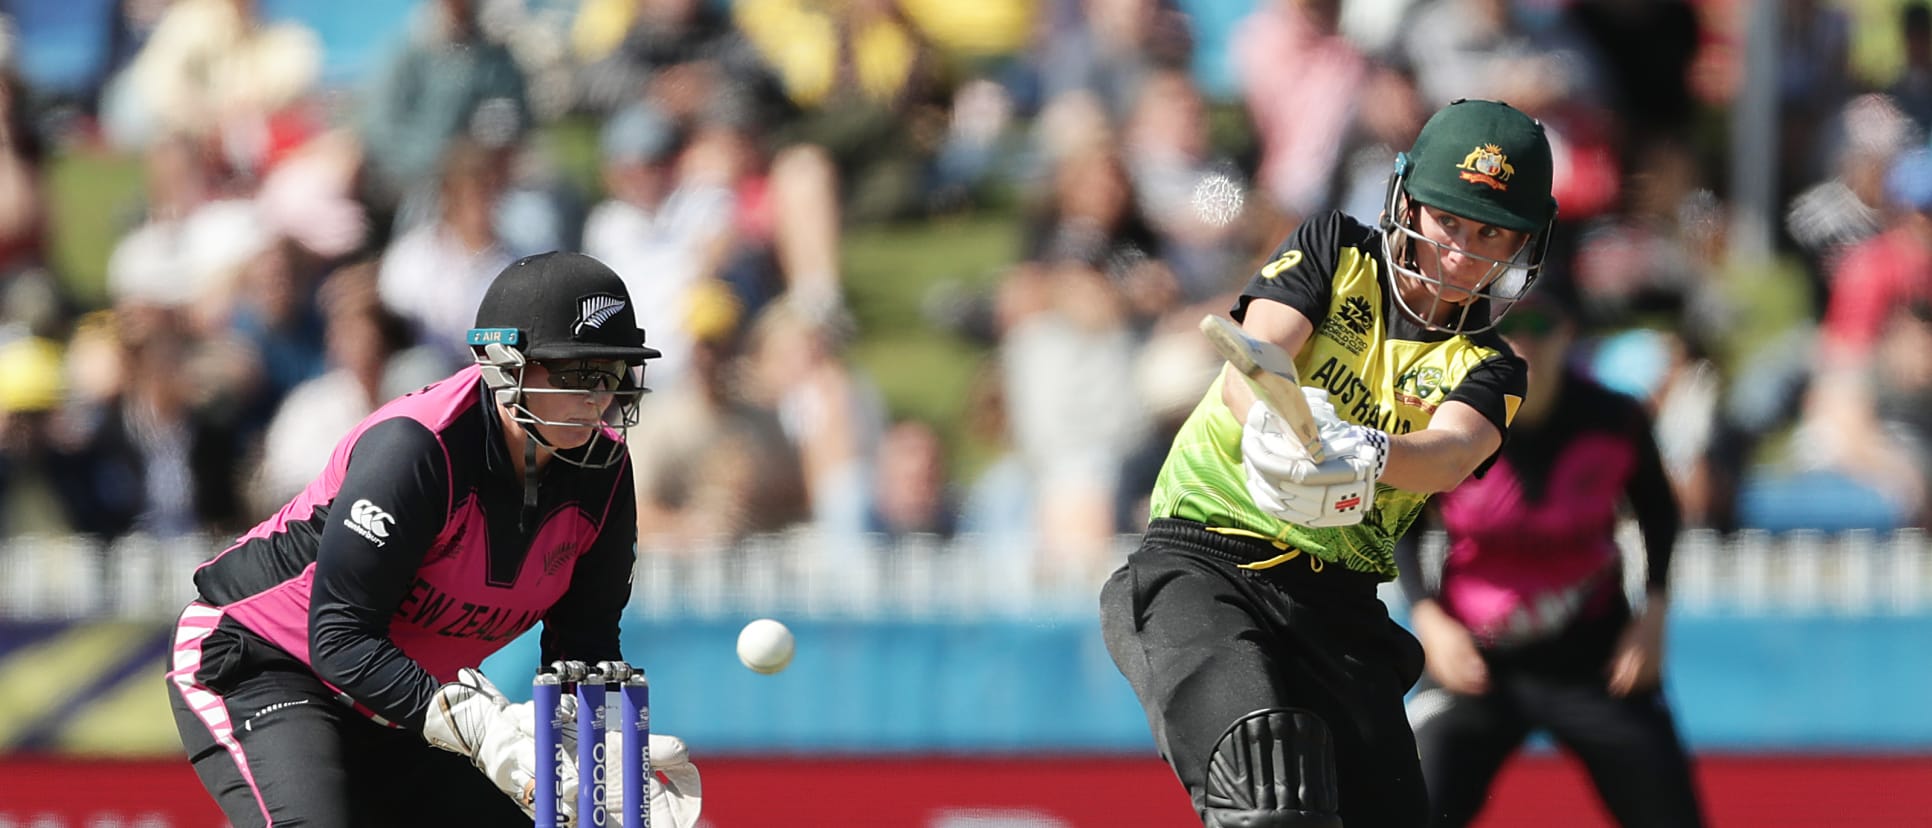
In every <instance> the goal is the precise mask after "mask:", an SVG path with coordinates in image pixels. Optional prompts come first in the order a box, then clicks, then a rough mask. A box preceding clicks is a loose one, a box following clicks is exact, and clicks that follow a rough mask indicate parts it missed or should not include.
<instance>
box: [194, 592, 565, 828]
mask: <svg viewBox="0 0 1932 828" xmlns="http://www.w3.org/2000/svg"><path fill="white" fill-rule="evenodd" d="M200 650H201V663H200V668H199V669H197V670H195V671H193V673H192V674H186V673H184V674H182V675H180V676H176V675H172V674H171V675H170V676H169V680H168V682H167V683H168V695H169V699H170V700H171V701H172V702H173V706H174V719H175V726H176V728H177V729H178V730H179V731H180V733H181V744H182V746H183V747H185V748H187V751H188V758H189V760H190V761H191V762H193V763H194V768H195V774H196V775H197V776H199V777H200V778H201V784H202V786H203V787H206V788H207V789H208V793H209V794H211V795H213V796H214V798H215V802H216V803H217V804H218V805H220V807H221V810H222V813H223V814H226V815H227V817H228V819H229V821H230V822H232V823H233V824H234V825H235V826H236V828H248V826H263V825H271V824H272V825H278V826H280V825H302V826H321V827H322V828H352V827H353V828H363V827H364V826H399V828H400V826H411V827H412V828H415V827H417V826H425V825H463V826H504V828H509V826H517V827H518V828H529V826H530V818H529V817H527V816H525V815H524V814H523V811H522V810H521V809H519V808H518V807H517V806H516V803H514V802H512V801H511V799H510V798H509V796H507V795H505V794H504V793H502V792H501V791H498V790H497V789H496V786H495V785H494V784H492V783H491V782H490V780H489V779H488V778H486V777H484V775H483V774H482V773H481V772H480V771H478V770H476V769H475V768H474V767H471V766H470V763H469V760H467V759H465V758H463V757H462V756H459V755H457V754H454V753H450V752H448V751H444V750H440V749H437V748H434V747H431V746H430V745H429V744H428V743H427V742H424V741H423V737H422V736H421V734H418V733H416V732H415V731H412V730H397V729H394V728H389V727H384V726H382V725H379V724H377V723H375V722H374V721H372V720H370V719H369V718H367V717H365V716H363V715H362V714H360V713H357V712H355V711H354V710H351V709H350V708H349V707H348V706H346V705H344V704H343V703H341V702H339V701H337V700H336V699H335V696H334V693H332V692H330V691H329V689H328V688H327V687H326V686H325V685H323V684H322V683H321V682H320V681H319V680H317V679H316V677H315V675H314V674H313V673H311V672H310V671H309V669H308V667H307V666H305V665H303V664H302V663H301V662H300V661H297V660H296V659H294V658H293V657H291V656H289V655H288V654H287V653H285V652H282V651H281V650H279V649H277V648H275V647H273V646H272V645H269V644H267V643H266V642H264V641H262V640H261V639H259V638H255V637H253V636H252V635H249V634H248V633H246V632H243V631H239V630H236V629H232V628H231V627H230V626H229V625H228V624H226V623H224V624H223V625H222V626H220V627H217V628H216V629H215V630H214V631H213V632H212V633H209V634H208V635H207V636H206V637H205V638H203V639H202V640H201V647H200ZM178 659H179V654H178V653H177V663H179V661H178ZM191 699H192V702H191V701H190V700H191Z"/></svg>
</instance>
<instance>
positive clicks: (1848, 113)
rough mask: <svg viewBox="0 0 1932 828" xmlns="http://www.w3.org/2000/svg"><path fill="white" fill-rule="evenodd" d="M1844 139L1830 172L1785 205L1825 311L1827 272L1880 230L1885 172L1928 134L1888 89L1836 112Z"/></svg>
mask: <svg viewBox="0 0 1932 828" xmlns="http://www.w3.org/2000/svg"><path fill="white" fill-rule="evenodd" d="M1838 117H1839V118H1840V119H1841V120H1842V122H1843V126H1842V127H1841V128H1840V131H1841V132H1842V133H1844V135H1845V139H1846V140H1845V141H1844V142H1842V143H1840V144H1839V145H1838V146H1837V147H1836V148H1834V150H1833V154H1834V157H1835V161H1834V163H1833V165H1832V168H1833V170H1834V172H1833V174H1832V176H1831V177H1829V178H1826V179H1824V180H1823V181H1819V182H1817V183H1815V184H1813V185H1811V186H1810V187H1808V188H1806V189H1805V190H1804V191H1803V192H1801V193H1799V194H1798V195H1797V197H1795V198H1793V199H1792V200H1791V202H1790V204H1789V206H1788V207H1787V208H1786V211H1785V216H1784V226H1785V231H1786V232H1787V233H1789V234H1790V236H1791V239H1792V241H1793V242H1795V243H1796V244H1797V246H1798V250H1799V252H1800V253H1802V254H1803V255H1804V256H1805V257H1806V258H1807V259H1808V262H1807V264H1808V268H1807V270H1808V272H1809V273H1811V274H1813V275H1814V277H1815V278H1813V279H1812V280H1811V281H1812V298H1813V300H1814V301H1813V303H1812V304H1813V307H1814V308H1816V309H1818V310H1819V311H1822V310H1823V308H1824V306H1825V298H1826V293H1827V291H1828V290H1829V289H1830V287H1829V283H1828V281H1827V279H1826V278H1825V277H1824V275H1823V274H1829V273H1831V272H1833V269H1834V268H1836V266H1837V264H1838V258H1839V256H1841V255H1843V254H1844V252H1845V251H1846V250H1847V249H1849V248H1851V247H1852V246H1853V245H1856V244H1858V243H1860V242H1863V241H1864V240H1866V239H1868V238H1871V237H1872V236H1874V235H1876V234H1877V233H1878V231H1879V230H1880V222H1881V221H1882V219H1883V215H1882V213H1881V210H1883V209H1884V208H1885V204H1886V196H1885V174H1886V171H1887V170H1889V169H1890V168H1891V165H1892V161H1893V159H1894V158H1895V157H1896V156H1897V155H1898V153H1899V151H1900V150H1903V149H1905V148H1906V147H1908V146H1910V145H1912V144H1915V143H1919V142H1921V141H1923V140H1924V135H1925V133H1924V131H1923V129H1921V128H1917V127H1915V126H1914V124H1913V123H1912V120H1911V119H1910V118H1908V117H1907V116H1906V114H1905V113H1904V112H1903V111H1901V110H1900V109H1899V108H1898V106H1897V101H1895V100H1894V99H1892V98H1889V97H1887V96H1885V95H1876V94H1872V95H1860V96H1858V97H1856V98H1853V99H1852V100H1851V102H1850V103H1847V104H1846V105H1845V109H1844V111H1842V112H1841V113H1839V116H1838Z"/></svg>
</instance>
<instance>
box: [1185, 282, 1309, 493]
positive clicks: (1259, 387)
mask: <svg viewBox="0 0 1932 828" xmlns="http://www.w3.org/2000/svg"><path fill="white" fill-rule="evenodd" d="M1201 333H1203V334H1205V335H1206V336H1207V338H1208V341H1209V342H1212V343H1214V350H1216V351H1219V352H1220V354H1221V358H1222V359H1225V360H1227V361H1228V364H1229V365H1232V366H1234V370H1235V372H1236V373H1239V374H1240V375H1241V378H1242V379H1244V380H1247V381H1248V388H1250V389H1252V390H1253V391H1254V396H1255V399H1258V400H1260V401H1261V402H1262V403H1263V404H1264V405H1266V406H1268V410H1269V411H1272V412H1274V414H1275V416H1277V417H1280V418H1281V419H1282V421H1283V422H1286V423H1287V424H1288V430H1289V432H1290V433H1291V434H1293V435H1294V438H1295V440H1296V441H1298V442H1300V443H1301V447H1302V449H1303V450H1305V451H1307V452H1308V456H1309V457H1310V458H1313V459H1314V461H1315V462H1317V463H1320V462H1322V461H1323V460H1324V459H1326V457H1325V454H1326V452H1325V451H1324V450H1323V448H1322V435H1321V427H1320V426H1318V425H1316V423H1315V414H1314V412H1312V411H1310V410H1308V398H1306V397H1303V396H1302V395H1301V378H1300V377H1299V376H1298V375H1297V374H1296V373H1295V361H1294V360H1293V359H1291V358H1289V356H1288V352H1287V351H1284V350H1282V349H1281V346H1279V345H1276V344H1275V343H1273V342H1265V341H1263V340H1259V339H1256V338H1254V337H1252V336H1249V335H1248V332H1247V331H1244V330H1241V326H1240V325H1236V324H1235V323H1234V322H1233V321H1232V320H1230V319H1228V318H1226V317H1222V316H1215V315H1214V314H1208V315H1207V316H1203V317H1201Z"/></svg>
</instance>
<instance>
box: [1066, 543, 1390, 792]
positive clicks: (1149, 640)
mask: <svg viewBox="0 0 1932 828" xmlns="http://www.w3.org/2000/svg"><path fill="white" fill-rule="evenodd" d="M1277 554H1280V550H1277V549H1275V548H1274V547H1273V546H1271V545H1269V544H1267V543H1265V542H1261V541H1251V540H1248V539H1244V538H1234V537H1227V536H1223V535H1218V534H1215V533H1212V532H1208V531H1206V529H1205V528H1203V527H1201V526H1200V525H1199V524H1195V523H1191V522H1187V521H1179V520H1172V519H1165V518H1163V519H1159V520H1156V521H1154V522H1153V524H1152V525H1151V526H1149V527H1148V530H1147V534H1146V535H1145V536H1144V538H1143V540H1142V542H1141V546H1140V549H1139V550H1138V551H1136V552H1135V553H1134V554H1133V555H1131V556H1129V558H1128V559H1127V563H1126V564H1125V565H1123V566H1122V567H1121V568H1120V569H1119V570H1118V571H1116V572H1115V573H1114V574H1113V576H1112V577H1111V578H1109V579H1108V581H1107V584H1106V586H1105V587H1104V588H1102V590H1101V593H1100V609H1101V616H1100V618H1101V631H1102V634H1103V635H1104V636H1105V638H1106V643H1107V650H1108V652H1109V653H1111V654H1112V655H1113V659H1114V663H1115V665H1117V666H1118V667H1119V668H1120V671H1121V673H1122V674H1123V675H1125V676H1126V677H1127V681H1128V683H1129V684H1132V685H1133V687H1134V692H1135V693H1136V694H1137V695H1138V696H1139V697H1140V702H1141V706H1142V708H1143V709H1145V711H1146V713H1147V722H1148V725H1149V726H1150V727H1151V728H1152V729H1153V733H1154V742H1155V744H1156V745H1157V746H1158V747H1159V749H1160V752H1161V755H1162V756H1163V757H1164V758H1166V760H1167V762H1168V764H1169V765H1171V766H1173V768H1174V773H1175V775H1176V776H1178V777H1179V778H1180V781H1181V784H1182V785H1184V786H1186V788H1187V792H1188V795H1189V796H1190V797H1191V798H1192V799H1193V802H1194V809H1195V811H1196V813H1199V814H1201V815H1202V818H1203V820H1204V821H1205V819H1206V815H1205V792H1206V784H1207V768H1208V761H1209V758H1210V757H1211V756H1212V755H1213V751H1214V746H1215V744H1216V742H1218V741H1219V740H1220V738H1221V736H1222V734H1223V733H1225V732H1226V731H1227V729H1228V726H1229V725H1231V724H1233V723H1234V722H1235V721H1236V720H1238V719H1240V718H1242V717H1243V716H1246V715H1247V714H1249V713H1251V712H1254V711H1256V710H1263V709H1267V708H1275V707H1296V708H1303V709H1306V710H1310V711H1313V712H1314V713H1315V714H1317V715H1319V716H1320V717H1321V718H1322V719H1323V720H1324V721H1325V722H1327V724H1328V727H1329V729H1330V730H1331V731H1332V732H1333V738H1334V743H1335V762H1336V773H1337V776H1338V777H1339V787H1340V793H1341V809H1340V810H1341V816H1342V821H1343V823H1344V824H1346V825H1347V826H1348V828H1419V826H1422V825H1423V824H1425V821H1426V819H1427V813H1426V801H1425V790H1424V786H1423V781H1422V768H1421V766H1420V765H1419V764H1418V762H1417V759H1416V746H1415V740H1414V737H1413V735H1412V734H1411V732H1410V730H1409V720H1408V717H1407V714H1406V713H1405V712H1404V710H1403V706H1402V697H1403V694H1404V693H1406V692H1407V691H1408V689H1409V687H1410V686H1412V685H1413V684H1414V683H1415V680H1416V677H1417V676H1418V675H1420V674H1421V672H1422V648H1421V646H1420V645H1419V644H1417V643H1416V640H1415V638H1414V637H1413V636H1411V635H1409V633H1408V631H1406V630H1404V629H1402V627H1401V626H1399V625H1397V624H1396V623H1395V622H1394V621H1392V620H1390V619H1389V614H1388V609H1387V608H1386V607H1385V606H1383V604H1382V602H1381V601H1380V600H1379V599H1378V598H1377V597H1376V595H1375V587H1376V584H1377V580H1376V579H1375V578H1374V577H1372V576H1368V575H1364V574H1361V573H1356V572H1351V571H1347V570H1344V569H1343V568H1342V567H1341V566H1339V565H1328V566H1325V567H1324V568H1323V570H1322V571H1320V572H1316V571H1314V570H1313V568H1312V567H1311V566H1310V561H1309V559H1308V558H1306V557H1301V558H1296V559H1294V560H1290V561H1287V562H1285V563H1282V564H1280V565H1278V566H1276V567H1273V568H1271V569H1266V570H1259V571H1247V570H1242V569H1239V568H1237V567H1236V563H1237V562H1240V561H1256V560H1265V559H1268V558H1272V557H1274V556H1275V555H1277Z"/></svg>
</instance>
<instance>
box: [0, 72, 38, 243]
mask: <svg viewBox="0 0 1932 828" xmlns="http://www.w3.org/2000/svg"><path fill="white" fill-rule="evenodd" d="M27 98H28V95H27V87H26V84H25V83H24V82H23V81H22V80H21V79H20V76H19V74H17V73H16V72H15V71H14V70H13V69H11V68H10V67H8V68H0V278H5V276H6V274H7V273H9V272H11V271H14V270H16V269H19V268H21V267H27V266H33V265H37V264H43V263H45V262H46V261H47V252H48V250H47V240H48V239H47V225H48V215H47V214H48V204H47V190H46V185H45V182H44V181H43V180H42V174H43V173H42V171H43V170H44V169H45V165H46V163H47V148H46V145H45V143H44V142H43V141H42V140H41V137H40V134H39V132H38V131H36V129H35V126H34V122H33V119H32V117H31V114H30V113H29V112H28V101H27Z"/></svg>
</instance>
